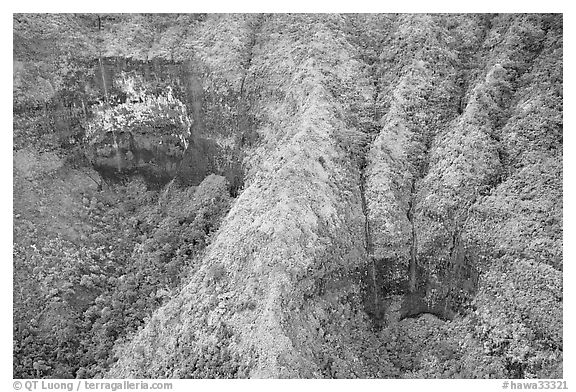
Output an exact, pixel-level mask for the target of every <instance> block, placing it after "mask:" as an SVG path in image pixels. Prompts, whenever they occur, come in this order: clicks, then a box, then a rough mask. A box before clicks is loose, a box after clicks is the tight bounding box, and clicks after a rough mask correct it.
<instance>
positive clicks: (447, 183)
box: [14, 14, 563, 378]
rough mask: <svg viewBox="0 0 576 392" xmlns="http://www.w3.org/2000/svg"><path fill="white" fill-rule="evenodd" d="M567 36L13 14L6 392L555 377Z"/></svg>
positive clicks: (495, 24) (445, 25)
mask: <svg viewBox="0 0 576 392" xmlns="http://www.w3.org/2000/svg"><path fill="white" fill-rule="evenodd" d="M562 39H563V35H562V17H561V16H560V15H538V14H531V15H511V14H509V15H439V14H437V15H424V14H420V15H269V14H261V15H255V14H253V15H72V14H67V15H65V14H63V15H32V14H27V15H15V16H14V163H15V165H14V167H15V169H14V200H15V203H14V210H15V211H14V212H15V220H14V233H15V240H14V242H15V244H14V245H15V246H14V249H15V252H14V273H15V286H14V305H15V306H14V309H15V311H14V331H15V335H14V336H15V342H14V358H15V361H14V375H15V377H98V376H103V375H107V376H109V377H181V378H184V377H466V378H475V377H501V378H516V377H518V378H522V377H540V378H545V377H561V376H562Z"/></svg>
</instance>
